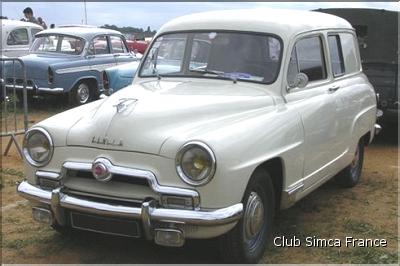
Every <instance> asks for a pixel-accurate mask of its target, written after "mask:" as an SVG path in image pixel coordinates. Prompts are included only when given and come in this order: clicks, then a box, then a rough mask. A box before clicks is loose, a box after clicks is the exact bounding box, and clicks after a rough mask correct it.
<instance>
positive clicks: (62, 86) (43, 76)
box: [4, 27, 139, 105]
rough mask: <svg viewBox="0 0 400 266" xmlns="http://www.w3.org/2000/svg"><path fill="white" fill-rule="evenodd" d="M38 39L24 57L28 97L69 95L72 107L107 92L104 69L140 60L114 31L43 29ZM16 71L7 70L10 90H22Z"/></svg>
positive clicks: (18, 73)
mask: <svg viewBox="0 0 400 266" xmlns="http://www.w3.org/2000/svg"><path fill="white" fill-rule="evenodd" d="M35 37H36V39H35V41H34V43H33V45H32V48H31V50H30V54H29V55H26V56H23V57H21V59H22V60H23V62H24V64H25V66H26V75H27V88H28V96H33V95H34V94H60V95H61V94H63V95H65V94H67V95H68V98H69V101H70V103H71V104H73V105H81V104H85V103H87V102H89V101H91V100H93V99H96V98H98V96H99V95H100V94H101V93H102V92H103V91H104V89H103V84H102V71H103V70H104V69H106V68H108V67H111V66H115V65H119V64H124V63H128V62H132V61H138V60H139V59H138V58H137V57H136V55H135V54H134V53H131V52H129V51H128V48H127V45H126V41H125V38H124V36H123V35H122V34H121V33H120V32H118V31H114V30H108V29H101V28H91V27H66V28H55V29H50V30H44V31H41V32H40V33H38V34H36V36H35ZM16 68H17V70H16V71H14V70H13V67H12V65H11V64H6V66H5V67H4V69H5V71H4V72H5V73H4V76H5V82H6V87H7V88H11V87H12V86H13V84H14V82H15V84H16V88H17V89H21V88H22V87H23V86H22V71H21V68H20V67H18V66H17V67H16ZM14 79H15V80H14ZM21 92H22V91H21V90H20V91H19V93H18V94H19V95H22V93H21Z"/></svg>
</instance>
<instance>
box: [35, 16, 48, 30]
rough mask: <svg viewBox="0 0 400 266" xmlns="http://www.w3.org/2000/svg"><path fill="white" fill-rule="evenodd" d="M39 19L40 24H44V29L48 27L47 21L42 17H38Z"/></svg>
mask: <svg viewBox="0 0 400 266" xmlns="http://www.w3.org/2000/svg"><path fill="white" fill-rule="evenodd" d="M37 20H38V24H39V25H40V26H42V27H43V29H47V25H46V22H44V20H43V19H42V18H41V17H38V18H37Z"/></svg>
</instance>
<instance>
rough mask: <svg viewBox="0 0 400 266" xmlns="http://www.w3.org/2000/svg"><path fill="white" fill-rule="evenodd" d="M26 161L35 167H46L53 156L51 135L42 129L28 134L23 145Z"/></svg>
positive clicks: (32, 130)
mask: <svg viewBox="0 0 400 266" xmlns="http://www.w3.org/2000/svg"><path fill="white" fill-rule="evenodd" d="M23 152H24V156H25V159H26V160H27V161H28V162H29V163H30V164H31V165H33V166H45V165H46V164H48V163H49V161H50V160H51V157H52V156H53V141H52V140H51V137H50V134H49V133H48V132H47V131H46V130H44V129H42V128H33V129H30V130H28V131H27V132H26V134H25V137H24V143H23Z"/></svg>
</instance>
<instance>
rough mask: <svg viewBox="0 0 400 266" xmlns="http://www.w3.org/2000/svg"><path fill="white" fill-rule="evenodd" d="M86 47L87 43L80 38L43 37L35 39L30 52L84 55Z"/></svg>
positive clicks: (63, 36) (62, 36)
mask: <svg viewBox="0 0 400 266" xmlns="http://www.w3.org/2000/svg"><path fill="white" fill-rule="evenodd" d="M84 46H85V41H84V40H83V39H81V38H78V37H73V36H65V35H42V36H39V37H37V38H36V39H35V41H34V43H33V44H32V48H31V51H30V52H31V53H59V54H70V55H79V54H81V53H82V51H83V48H84Z"/></svg>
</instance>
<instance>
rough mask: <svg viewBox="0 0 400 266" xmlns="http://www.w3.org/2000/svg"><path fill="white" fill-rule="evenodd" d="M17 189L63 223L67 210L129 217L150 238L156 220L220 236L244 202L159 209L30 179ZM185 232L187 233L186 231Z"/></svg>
mask: <svg viewBox="0 0 400 266" xmlns="http://www.w3.org/2000/svg"><path fill="white" fill-rule="evenodd" d="M17 191H18V193H19V194H20V195H21V196H22V197H24V198H26V199H28V200H30V201H32V202H34V203H41V204H45V205H48V206H49V208H50V210H51V212H52V215H53V217H54V219H55V220H56V221H57V223H58V224H60V225H64V224H65V217H64V213H63V210H64V209H68V210H75V211H80V212H84V213H88V214H96V215H100V216H108V217H119V218H129V219H134V220H140V221H141V223H142V227H143V232H144V235H145V237H146V238H147V239H153V238H154V232H155V231H156V230H158V229H157V228H155V227H154V226H153V224H154V222H158V223H160V222H161V223H166V224H169V225H175V224H176V225H191V226H199V227H219V230H214V231H213V232H214V234H216V235H215V236H218V235H220V234H223V233H225V232H224V231H225V230H230V228H232V227H233V226H234V225H235V224H236V222H237V221H238V220H239V219H240V218H241V216H242V212H243V204H242V203H238V204H235V205H232V206H229V207H226V208H222V209H217V210H213V211H202V210H181V209H167V208H158V207H156V206H155V202H154V201H147V202H143V203H142V206H141V207H128V206H122V205H115V204H109V203H103V202H96V201H91V200H87V199H83V198H79V197H75V196H71V195H67V194H64V193H63V192H62V188H57V189H54V190H53V191H48V190H44V189H41V188H39V187H36V186H34V185H31V184H29V183H28V182H27V181H23V182H22V183H21V184H19V186H18V188H17ZM225 225H227V226H225ZM228 225H230V226H228ZM224 226H225V227H224ZM226 228H228V229H226ZM181 230H182V229H181ZM182 233H183V235H188V234H185V232H182Z"/></svg>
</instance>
